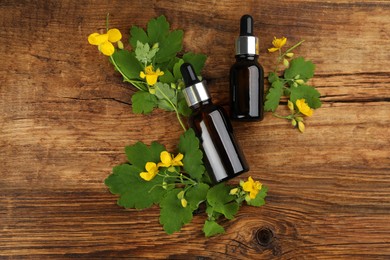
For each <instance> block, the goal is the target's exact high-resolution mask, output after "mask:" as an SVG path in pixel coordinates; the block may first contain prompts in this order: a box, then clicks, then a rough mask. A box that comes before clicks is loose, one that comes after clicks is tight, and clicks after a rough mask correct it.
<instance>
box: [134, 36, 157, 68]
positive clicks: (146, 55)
mask: <svg viewBox="0 0 390 260" xmlns="http://www.w3.org/2000/svg"><path fill="white" fill-rule="evenodd" d="M158 50H159V49H158V48H155V49H150V46H149V44H148V43H145V44H143V43H141V42H139V41H138V42H137V48H136V49H135V57H136V58H137V60H139V61H140V62H141V63H142V64H147V63H150V62H151V61H152V59H153V57H154V56H155V55H156V53H157V52H158Z"/></svg>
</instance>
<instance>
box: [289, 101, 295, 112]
mask: <svg viewBox="0 0 390 260" xmlns="http://www.w3.org/2000/svg"><path fill="white" fill-rule="evenodd" d="M287 106H288V108H289V109H290V110H291V111H294V103H293V102H291V101H290V100H289V101H287Z"/></svg>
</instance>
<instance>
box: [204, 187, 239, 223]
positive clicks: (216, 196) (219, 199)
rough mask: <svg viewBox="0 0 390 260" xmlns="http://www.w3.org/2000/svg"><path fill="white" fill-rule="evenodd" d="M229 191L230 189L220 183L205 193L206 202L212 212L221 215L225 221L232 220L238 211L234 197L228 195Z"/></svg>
mask: <svg viewBox="0 0 390 260" xmlns="http://www.w3.org/2000/svg"><path fill="white" fill-rule="evenodd" d="M230 189H231V187H229V186H226V185H225V184H224V183H220V184H218V185H216V186H214V187H212V188H211V189H209V191H208V192H207V202H208V203H209V204H210V206H211V207H212V208H213V210H214V211H216V212H219V213H222V214H223V215H224V216H225V217H226V218H227V219H232V218H233V217H234V215H235V214H236V213H237V212H238V209H239V205H238V203H237V202H236V201H235V196H232V195H230V194H229V192H230Z"/></svg>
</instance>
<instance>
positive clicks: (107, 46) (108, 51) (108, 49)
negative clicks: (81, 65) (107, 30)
mask: <svg viewBox="0 0 390 260" xmlns="http://www.w3.org/2000/svg"><path fill="white" fill-rule="evenodd" d="M99 47H100V51H101V52H102V53H103V54H104V55H106V56H111V55H112V54H114V52H115V48H114V45H112V43H111V42H109V41H107V42H104V43H102V44H101V45H99Z"/></svg>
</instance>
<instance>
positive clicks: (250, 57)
mask: <svg viewBox="0 0 390 260" xmlns="http://www.w3.org/2000/svg"><path fill="white" fill-rule="evenodd" d="M258 58H259V55H253V54H240V55H236V60H253V61H255V60H257V59H258Z"/></svg>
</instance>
